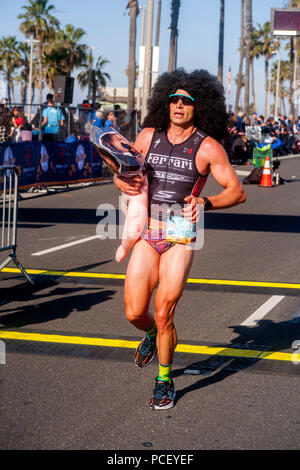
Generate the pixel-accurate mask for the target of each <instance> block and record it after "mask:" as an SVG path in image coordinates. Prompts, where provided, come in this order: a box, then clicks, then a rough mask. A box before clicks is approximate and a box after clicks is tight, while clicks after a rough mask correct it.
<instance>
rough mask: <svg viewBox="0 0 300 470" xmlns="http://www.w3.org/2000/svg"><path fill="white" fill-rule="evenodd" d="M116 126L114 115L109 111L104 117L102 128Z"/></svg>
mask: <svg viewBox="0 0 300 470" xmlns="http://www.w3.org/2000/svg"><path fill="white" fill-rule="evenodd" d="M116 124H117V119H116V117H115V115H114V112H113V111H110V112H109V113H108V114H106V116H105V122H104V127H113V128H116Z"/></svg>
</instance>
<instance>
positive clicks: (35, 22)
mask: <svg viewBox="0 0 300 470" xmlns="http://www.w3.org/2000/svg"><path fill="white" fill-rule="evenodd" d="M28 2H29V5H25V6H23V9H24V10H25V11H24V13H21V14H20V15H18V19H20V20H22V22H21V25H20V29H21V31H22V33H24V34H25V36H26V37H33V39H35V40H37V41H39V42H38V43H37V50H38V66H39V103H40V104H41V103H42V87H43V52H44V48H45V44H46V42H47V41H48V40H49V39H54V37H55V28H57V27H58V26H59V21H58V19H57V18H56V17H55V16H53V15H52V12H53V11H54V9H55V7H54V5H48V0H28Z"/></svg>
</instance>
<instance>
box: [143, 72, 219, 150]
mask: <svg viewBox="0 0 300 470" xmlns="http://www.w3.org/2000/svg"><path fill="white" fill-rule="evenodd" d="M178 89H181V90H185V91H187V92H188V93H189V94H190V95H191V96H192V97H193V98H194V99H195V110H194V125H195V126H196V127H197V128H198V129H200V130H201V131H203V132H205V134H207V135H209V136H210V137H213V138H214V139H216V140H217V141H218V142H221V141H222V140H223V139H224V138H226V137H227V136H228V131H227V125H226V124H227V119H228V116H227V113H226V108H225V100H224V88H223V86H222V85H221V84H220V83H219V82H218V80H217V78H216V77H215V76H213V75H211V74H210V73H209V72H207V71H206V70H194V71H193V72H192V73H187V72H185V70H184V69H181V68H180V69H177V70H174V71H173V72H170V73H168V72H166V73H163V74H162V75H161V76H160V77H159V78H158V80H157V81H156V83H155V85H154V87H153V90H152V94H151V97H150V99H149V100H148V103H147V105H148V106H147V108H148V114H147V116H146V117H145V119H144V122H143V124H142V127H143V128H144V127H155V128H162V129H165V130H167V128H168V126H169V123H170V118H169V102H170V99H169V95H170V94H171V93H175V92H176V90H178Z"/></svg>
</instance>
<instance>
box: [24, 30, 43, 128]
mask: <svg viewBox="0 0 300 470" xmlns="http://www.w3.org/2000/svg"><path fill="white" fill-rule="evenodd" d="M26 42H30V59H29V90H28V101H29V106H28V122H30V121H31V100H32V61H33V44H34V43H37V42H40V41H38V40H36V39H27V40H26Z"/></svg>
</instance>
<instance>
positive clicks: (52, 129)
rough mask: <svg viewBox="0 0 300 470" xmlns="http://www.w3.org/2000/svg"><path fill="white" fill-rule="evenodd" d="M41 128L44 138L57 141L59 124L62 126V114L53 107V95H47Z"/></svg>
mask: <svg viewBox="0 0 300 470" xmlns="http://www.w3.org/2000/svg"><path fill="white" fill-rule="evenodd" d="M42 116H43V121H42V128H44V136H43V139H44V140H51V141H53V142H57V140H58V132H59V126H63V123H64V119H65V117H64V115H63V113H62V111H61V110H60V109H57V108H55V107H54V100H53V95H52V94H51V93H49V94H48V95H47V108H46V109H44V111H43V115H42Z"/></svg>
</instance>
